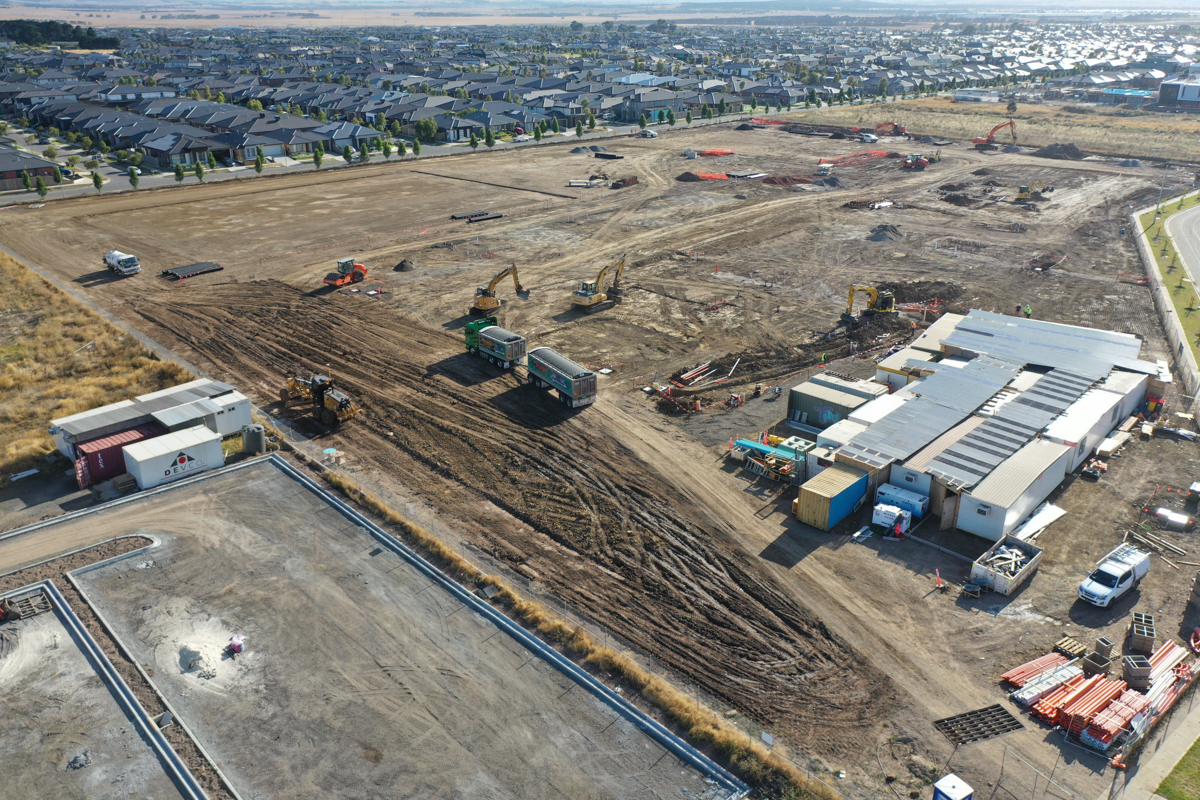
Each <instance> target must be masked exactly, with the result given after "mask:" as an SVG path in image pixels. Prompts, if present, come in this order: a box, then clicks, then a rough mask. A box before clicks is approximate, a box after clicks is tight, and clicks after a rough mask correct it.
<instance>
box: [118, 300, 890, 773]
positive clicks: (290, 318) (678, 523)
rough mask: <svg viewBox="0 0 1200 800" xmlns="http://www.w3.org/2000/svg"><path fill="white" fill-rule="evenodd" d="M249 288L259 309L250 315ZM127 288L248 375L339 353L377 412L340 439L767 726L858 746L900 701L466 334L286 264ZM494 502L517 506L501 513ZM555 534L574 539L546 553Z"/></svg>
mask: <svg viewBox="0 0 1200 800" xmlns="http://www.w3.org/2000/svg"><path fill="white" fill-rule="evenodd" d="M260 298H261V302H260V301H259V299H260ZM248 304H249V305H251V306H256V307H257V310H255V311H253V312H251V313H244V309H245V307H246V306H247V305H248ZM131 306H133V307H134V308H135V309H136V310H137V312H138V314H139V315H140V316H141V318H142V319H143V320H144V321H145V322H147V323H149V324H151V325H153V326H154V327H155V328H157V329H166V330H170V331H171V334H172V336H173V337H174V338H175V341H174V342H172V345H173V346H175V347H178V348H181V349H183V351H184V352H187V351H188V350H191V351H192V352H193V353H194V354H195V355H196V356H197V357H202V358H203V359H204V360H207V361H210V362H212V363H213V364H214V365H216V366H217V367H218V368H219V370H218V371H226V370H227V371H228V373H229V374H230V377H231V378H234V379H236V380H237V381H238V382H239V383H240V384H241V385H243V386H246V387H248V389H250V387H256V386H261V385H264V384H266V385H272V384H274V385H278V383H279V381H280V380H281V379H282V378H283V370H282V369H281V365H285V364H295V363H302V364H305V365H307V366H309V367H310V368H323V367H324V365H325V364H326V363H332V364H333V370H334V372H335V373H336V374H337V376H338V380H339V381H340V382H341V383H342V384H344V385H345V386H346V388H347V390H348V391H350V392H352V393H353V394H354V395H355V396H357V397H358V398H360V399H361V400H363V402H364V405H365V407H366V410H367V413H366V414H364V415H363V416H362V417H360V418H358V419H356V420H355V421H354V422H353V423H351V424H350V425H348V426H346V427H345V428H344V429H343V430H342V431H341V432H340V433H339V434H337V437H336V439H337V441H338V447H339V448H341V449H345V450H347V451H348V452H351V453H353V454H354V455H355V456H356V457H357V458H359V459H362V460H363V461H366V462H369V463H370V464H372V465H373V466H377V467H378V468H379V469H381V470H383V471H386V472H388V473H389V474H391V475H393V476H396V478H397V479H398V480H400V481H401V482H402V483H404V484H405V485H406V486H408V487H410V488H411V489H414V490H416V491H418V492H420V493H421V494H422V495H423V496H424V497H425V498H426V500H427V501H428V502H430V503H431V504H432V505H433V506H434V507H435V508H438V509H439V510H440V511H442V512H443V513H446V514H449V515H452V516H454V517H457V518H460V519H462V520H464V521H466V522H467V523H468V524H471V523H475V524H473V525H471V527H472V528H473V529H475V531H474V533H473V536H474V537H475V538H476V542H477V544H480V545H482V546H484V547H485V548H487V549H488V550H490V551H492V552H496V553H498V555H499V557H501V558H505V559H507V560H508V561H510V562H513V563H522V562H523V563H526V564H527V565H528V566H529V567H531V568H532V569H533V570H535V571H536V573H537V575H538V576H539V577H538V580H539V581H540V582H541V583H543V584H545V585H546V587H547V588H548V589H549V590H550V591H551V592H552V593H554V594H555V595H558V596H560V597H563V598H564V599H566V600H567V601H568V602H569V603H571V604H572V605H575V606H576V607H580V608H585V609H587V610H588V612H589V613H591V614H593V615H594V616H595V617H596V619H597V621H599V622H600V623H601V624H604V625H606V626H608V627H610V628H611V629H612V630H613V631H614V632H616V633H617V635H619V636H620V637H622V638H623V639H625V640H626V641H628V642H630V643H631V644H633V645H634V646H636V647H638V648H639V649H641V650H643V651H644V652H647V653H650V654H652V655H653V656H654V658H655V659H656V661H658V662H661V663H666V664H667V665H668V666H669V667H670V668H671V669H672V670H675V671H677V672H679V673H681V674H684V675H686V676H688V678H689V679H690V680H693V681H695V682H696V683H697V684H699V685H700V686H701V687H703V688H704V690H705V691H706V692H709V693H711V694H712V695H714V696H716V697H719V698H721V699H722V700H724V701H725V702H728V703H730V704H731V705H733V706H735V707H737V708H739V709H742V710H743V711H744V712H745V713H747V714H749V715H751V716H752V717H753V718H754V719H756V720H757V721H758V722H759V723H760V724H764V725H771V726H773V729H775V730H779V732H780V733H783V734H785V735H789V736H790V737H791V738H792V740H793V741H801V742H804V743H806V744H808V745H810V746H814V747H819V748H820V749H821V750H822V751H824V752H831V753H849V752H854V751H856V750H857V749H858V748H859V747H860V746H861V745H862V744H863V742H865V741H867V740H868V739H870V738H871V737H872V736H873V733H872V731H873V728H874V726H875V725H877V724H878V722H879V720H880V719H881V717H882V714H883V712H884V711H885V710H886V709H887V708H888V707H889V705H890V704H892V703H893V702H894V700H895V696H896V695H895V689H894V687H893V686H892V685H891V683H890V682H889V681H888V679H887V678H886V677H884V676H883V675H882V674H880V673H879V672H878V671H876V670H875V669H874V668H872V667H871V666H870V665H869V664H868V663H866V662H865V661H864V660H863V659H861V658H860V657H859V656H858V655H857V654H856V653H854V652H853V651H851V650H850V649H849V648H848V647H847V646H846V644H845V643H844V642H843V641H842V640H841V639H840V638H839V637H838V636H836V635H835V634H833V633H832V632H831V631H830V630H828V628H826V626H825V625H824V624H823V623H822V622H821V621H820V620H818V619H816V618H815V617H813V615H812V614H811V613H810V612H809V611H807V610H806V609H804V608H803V607H801V606H799V605H797V604H796V603H795V602H794V601H793V600H792V599H791V598H790V597H789V596H788V594H787V593H786V592H785V591H784V590H783V589H782V587H781V586H779V585H778V584H777V583H776V582H775V580H774V579H773V578H771V577H769V576H768V575H767V574H766V573H764V571H763V570H761V569H760V568H759V567H758V565H757V564H756V563H755V562H754V560H753V559H752V558H751V557H749V556H748V555H747V554H746V553H745V552H744V551H743V550H742V549H741V548H740V547H739V546H738V545H737V544H736V543H735V542H733V541H732V539H731V538H730V535H729V533H728V532H727V531H725V530H723V529H722V528H720V527H718V526H714V525H713V524H712V522H711V521H710V520H708V519H707V518H706V515H705V513H704V512H703V511H702V510H701V509H699V508H697V507H696V506H695V504H694V503H693V502H692V501H690V500H689V499H688V498H686V497H685V496H684V495H682V494H681V493H680V492H679V491H678V490H677V489H675V487H674V486H673V485H671V483H669V482H668V481H666V480H664V478H663V477H662V476H661V475H660V474H659V473H658V472H657V470H656V469H655V468H654V467H653V466H652V465H651V464H649V463H646V462H645V461H644V460H643V459H642V458H639V457H638V456H636V455H635V454H634V453H633V452H632V451H631V450H630V449H629V448H627V447H626V446H625V445H623V444H621V443H620V442H618V441H617V440H616V439H615V438H614V437H613V436H612V435H610V434H608V433H607V432H606V430H605V426H604V424H603V419H604V418H603V417H602V416H600V415H589V414H588V412H587V411H584V412H583V413H580V414H576V415H572V414H571V412H569V411H568V410H567V409H565V408H564V407H561V406H560V405H559V404H558V403H556V402H554V401H553V400H552V399H551V398H550V397H543V396H541V393H539V392H537V391H536V390H533V389H530V388H529V387H527V386H525V385H523V384H522V383H520V382H519V381H518V379H517V378H516V377H515V376H514V375H504V376H500V377H496V376H495V375H494V373H492V372H490V371H489V370H490V368H489V367H488V366H487V365H486V364H485V363H484V362H483V361H482V360H478V359H474V358H472V357H470V356H469V355H467V354H466V353H463V352H461V350H460V342H459V340H458V337H457V336H456V335H454V334H451V333H447V332H444V331H438V330H433V329H430V328H425V327H423V326H421V325H419V324H415V323H413V322H412V321H409V320H404V319H398V318H396V317H395V316H393V315H391V314H390V313H389V312H388V311H387V309H385V308H383V307H380V306H374V307H372V306H364V305H363V304H362V303H355V302H353V300H351V299H350V298H346V297H342V296H340V295H330V296H327V297H320V298H310V297H306V296H304V295H303V294H302V293H300V292H299V291H298V290H296V289H294V288H292V287H288V286H285V285H283V284H278V283H273V282H265V283H251V284H240V285H230V286H227V287H222V289H221V291H219V292H212V293H210V294H209V296H208V297H206V298H205V300H204V302H203V303H200V302H193V301H190V300H188V299H187V298H180V299H178V300H175V301H171V300H169V299H166V300H160V301H159V302H148V301H138V300H135V301H131ZM181 322H182V323H183V324H178V323H181ZM401 343H403V344H402V345H401ZM250 391H251V393H252V394H254V395H257V397H256V399H257V400H259V401H260V402H262V401H264V400H270V399H272V393H267V392H256V391H254V390H253V389H250ZM264 395H265V397H264ZM448 490H449V491H448ZM483 501H487V502H486V503H485V502H483ZM488 504H492V505H494V506H496V507H498V508H500V509H502V510H503V511H505V512H507V514H509V515H511V516H512V517H513V518H515V519H516V520H519V521H520V522H521V523H523V524H514V525H511V526H507V527H505V528H504V529H497V526H496V524H495V515H494V512H492V513H491V515H490V516H489V515H488V513H486V512H485V508H486V506H487V505H488ZM547 548H552V549H553V550H554V551H558V553H560V554H561V553H565V554H566V556H567V557H565V558H564V557H562V556H561V555H555V556H554V557H544V556H543V553H545V552H546V551H547Z"/></svg>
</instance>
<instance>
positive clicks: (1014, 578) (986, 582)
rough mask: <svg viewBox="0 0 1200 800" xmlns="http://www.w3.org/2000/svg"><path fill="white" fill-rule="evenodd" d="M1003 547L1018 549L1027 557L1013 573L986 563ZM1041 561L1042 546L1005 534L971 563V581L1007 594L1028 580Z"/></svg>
mask: <svg viewBox="0 0 1200 800" xmlns="http://www.w3.org/2000/svg"><path fill="white" fill-rule="evenodd" d="M1005 547H1008V548H1015V549H1017V550H1020V551H1021V552H1022V553H1024V554H1025V555H1026V557H1028V559H1029V561H1028V562H1026V564H1025V566H1023V567H1021V569H1020V570H1019V571H1017V572H1016V573H1015V574H1009V572H1008V571H1006V570H1002V569H995V568H993V567H991V566H989V565H988V562H989V560H990V559H991V558H992V556H994V555H995V554H996V553H997V552H998V551H999V550H1000V549H1001V548H1005ZM1041 562H1042V548H1040V547H1038V546H1037V545H1035V544H1031V543H1029V542H1023V541H1021V540H1020V539H1018V538H1016V537H1015V536H1005V537H1004V538H1003V539H1001V540H1000V541H998V542H996V543H995V544H994V545H992V546H991V547H989V548H988V549H987V551H986V552H984V554H983V555H981V556H980V557H979V558H977V559H976V560H975V563H974V564H972V565H971V582H972V583H975V584H978V585H979V586H984V587H987V588H988V589H991V590H992V591H993V592H997V593H999V594H1002V595H1005V596H1007V595H1010V594H1012V593H1013V592H1015V591H1016V590H1017V589H1018V588H1019V587H1020V586H1021V584H1023V583H1025V581H1027V580H1029V578H1030V577H1032V575H1033V573H1034V572H1035V571H1037V568H1038V564H1040V563H1041Z"/></svg>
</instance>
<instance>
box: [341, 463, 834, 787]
mask: <svg viewBox="0 0 1200 800" xmlns="http://www.w3.org/2000/svg"><path fill="white" fill-rule="evenodd" d="M322 475H323V477H324V478H325V480H326V481H327V482H328V483H329V484H331V485H332V486H334V487H335V488H336V489H338V491H340V492H341V493H342V494H344V495H345V496H346V497H348V498H349V499H351V500H353V501H354V502H355V503H358V504H359V505H361V506H363V507H365V508H367V509H370V510H371V512H372V513H374V514H376V515H378V516H379V517H381V518H382V519H384V520H385V521H386V522H387V523H388V524H390V525H393V526H395V527H396V528H398V529H399V530H400V531H401V532H402V533H403V534H404V538H405V539H406V540H407V541H408V543H409V544H415V545H416V546H417V547H418V548H419V549H420V550H422V551H423V552H424V553H425V555H426V556H432V559H431V560H432V561H433V562H434V563H436V564H437V565H438V566H439V567H441V568H442V569H444V570H445V571H446V572H448V573H449V574H451V575H453V576H455V577H457V578H458V580H460V581H464V582H467V583H474V584H475V585H477V586H495V587H496V588H497V589H499V593H498V594H497V595H496V597H495V599H496V600H497V601H498V602H499V603H500V604H501V605H503V606H504V607H505V608H507V609H508V611H509V614H510V615H511V616H513V617H514V618H516V619H517V620H519V621H521V622H522V623H524V624H525V625H526V626H528V627H530V628H533V629H536V630H537V631H538V632H539V633H541V634H542V636H544V637H545V638H546V639H548V640H549V641H552V642H555V643H557V644H559V645H560V646H562V648H563V649H564V650H566V651H567V652H568V653H570V654H571V655H572V656H574V657H575V658H576V659H577V660H578V661H580V662H581V663H583V664H585V665H587V666H590V667H592V668H593V669H595V670H597V671H600V672H605V673H609V674H610V675H612V676H613V677H614V678H615V679H616V680H618V681H619V682H620V683H622V684H623V685H625V686H627V687H629V688H631V689H632V690H633V691H635V692H637V693H639V694H640V695H641V696H642V697H643V698H645V699H646V700H647V701H649V702H650V703H651V704H653V705H654V706H655V707H656V708H658V709H660V710H661V711H663V712H664V713H665V714H666V715H667V717H669V718H670V719H671V721H672V722H674V723H675V724H676V725H678V726H679V727H680V729H682V730H683V731H684V732H685V733H686V734H687V736H689V737H690V738H691V739H692V741H693V742H694V743H697V744H699V745H700V746H701V747H702V748H705V749H707V750H709V752H710V754H712V755H714V756H715V757H716V758H717V759H718V760H720V761H723V762H724V764H725V766H726V767H727V768H729V769H730V770H731V771H732V772H734V773H735V774H737V775H738V776H739V777H741V778H742V779H743V780H745V781H746V782H748V783H749V784H751V785H752V786H754V787H755V788H756V789H758V790H759V792H760V795H759V796H762V797H776V798H784V799H786V800H841V798H839V796H838V795H837V794H836V793H835V792H834V791H833V790H831V789H829V787H827V786H825V785H824V784H822V783H820V782H819V781H813V780H810V779H809V778H808V776H807V775H805V773H804V772H803V771H802V770H800V769H798V768H797V767H796V766H795V765H794V764H792V763H791V762H789V761H787V760H786V759H784V758H781V757H780V756H779V755H778V754H777V753H774V752H772V751H771V750H770V749H768V748H767V747H766V745H764V744H763V743H761V742H759V741H757V740H755V739H752V738H751V737H750V736H748V735H747V734H746V732H745V731H742V730H740V729H738V728H737V726H735V725H733V724H732V723H731V722H729V721H728V720H726V719H724V718H722V717H719V716H718V715H717V714H715V713H713V712H712V711H710V710H709V709H707V708H705V707H704V706H702V705H700V704H699V703H697V702H696V700H695V699H694V698H692V697H691V696H689V695H687V694H685V693H684V692H682V691H680V690H679V689H677V688H675V687H674V686H672V685H671V684H669V683H667V682H666V681H664V680H663V679H662V678H660V677H658V676H657V675H652V674H651V673H650V672H648V671H647V670H645V669H643V668H642V666H641V665H640V664H638V663H637V662H636V661H634V660H633V659H631V658H629V657H628V656H626V655H624V654H622V653H619V652H617V651H616V650H613V649H612V648H611V647H607V646H606V645H604V644H603V643H601V642H599V641H597V640H596V639H595V637H593V636H592V635H591V634H589V633H588V632H587V631H585V630H584V629H583V628H580V627H578V626H576V625H572V624H570V623H568V622H566V621H564V620H563V619H562V618H560V617H558V616H557V615H555V614H554V613H553V612H552V611H550V610H549V609H548V608H546V607H545V606H543V605H542V604H541V603H538V602H535V601H532V600H528V599H526V598H525V597H523V596H522V595H520V594H519V593H518V592H516V591H515V590H514V589H513V587H512V586H510V585H509V584H508V582H507V581H505V580H503V579H502V578H498V577H496V576H493V575H484V574H483V573H482V572H480V571H479V570H477V569H476V568H475V567H474V566H472V565H471V564H470V563H469V562H467V561H466V560H465V559H463V558H462V557H461V556H459V555H458V553H456V552H454V550H453V549H452V548H450V547H449V546H447V545H446V544H445V543H444V542H443V541H442V540H441V539H439V538H437V537H436V536H434V535H433V534H431V533H429V532H428V531H426V530H425V529H424V528H423V527H421V526H420V525H417V524H416V523H414V522H412V521H411V520H408V519H406V518H405V517H404V516H402V515H401V514H399V513H398V512H397V511H396V510H395V509H393V508H392V507H391V506H389V505H388V504H387V503H385V502H384V501H383V500H382V499H380V498H379V497H378V496H376V495H374V494H373V493H371V492H366V491H363V490H362V489H359V488H358V487H357V486H356V485H355V484H354V482H353V481H352V480H351V479H349V478H347V477H345V476H344V475H341V474H339V473H336V472H333V471H332V470H325V471H324V472H323V473H322Z"/></svg>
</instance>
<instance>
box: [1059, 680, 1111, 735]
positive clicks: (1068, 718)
mask: <svg viewBox="0 0 1200 800" xmlns="http://www.w3.org/2000/svg"><path fill="white" fill-rule="evenodd" d="M1094 677H1097V678H1100V680H1099V681H1096V682H1095V683H1093V684H1092V686H1091V688H1090V689H1088V690H1087V691H1086V692H1084V693H1083V694H1081V695H1079V696H1078V697H1076V698H1075V699H1074V700H1073V701H1071V703H1069V704H1068V705H1064V706H1063V707H1062V708H1060V709H1059V710H1058V717H1057V719H1056V722H1057V724H1058V725H1059V726H1060V727H1062V728H1063V729H1064V730H1066V732H1067V733H1069V734H1070V735H1072V736H1079V734H1081V733H1083V731H1084V729H1085V728H1087V726H1088V725H1089V724H1091V722H1092V720H1093V719H1095V718H1096V715H1097V714H1099V713H1100V712H1101V711H1103V710H1104V709H1106V708H1108V705H1109V703H1111V702H1112V701H1113V700H1116V699H1117V698H1118V697H1120V696H1121V693H1122V692H1124V691H1125V689H1126V688H1128V687H1127V685H1126V683H1125V681H1110V680H1105V679H1104V677H1103V676H1101V675H1097V676H1094Z"/></svg>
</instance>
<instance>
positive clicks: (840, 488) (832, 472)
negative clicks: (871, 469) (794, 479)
mask: <svg viewBox="0 0 1200 800" xmlns="http://www.w3.org/2000/svg"><path fill="white" fill-rule="evenodd" d="M866 474H867V473H865V472H863V471H862V470H861V469H855V468H854V467H848V466H846V465H845V464H840V463H835V464H834V465H833V466H832V467H829V468H828V469H826V470H824V471H823V472H822V473H821V474H820V475H818V476H817V477H815V478H810V479H809V480H808V482H807V483H805V484H803V485H802V486H801V487H800V490H801V491H803V492H811V493H813V494H815V495H817V496H818V497H837V496H838V495H839V494H841V493H842V492H844V491H846V490H847V489H849V488H850V487H851V486H853V485H854V484H856V483H858V482H859V481H860V480H862V477H863V476H864V475H866Z"/></svg>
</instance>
